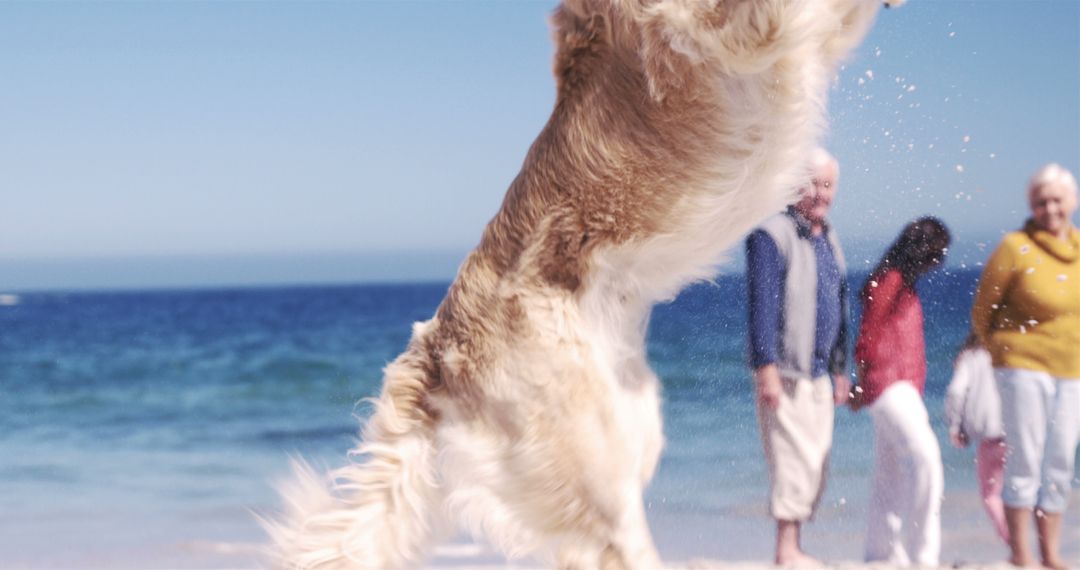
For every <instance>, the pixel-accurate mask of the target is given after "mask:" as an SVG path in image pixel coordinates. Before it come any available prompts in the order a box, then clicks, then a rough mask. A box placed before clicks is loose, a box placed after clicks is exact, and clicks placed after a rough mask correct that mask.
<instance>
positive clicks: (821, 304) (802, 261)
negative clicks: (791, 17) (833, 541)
mask: <svg viewBox="0 0 1080 570" xmlns="http://www.w3.org/2000/svg"><path fill="white" fill-rule="evenodd" d="M810 162H811V173H810V174H811V176H810V177H811V180H809V181H808V184H807V185H806V186H805V187H804V188H802V189H800V199H799V201H798V202H797V203H796V204H795V205H794V206H791V207H790V208H788V210H787V211H786V212H784V213H780V214H777V215H775V216H773V217H771V218H769V219H768V220H766V221H765V222H764V223H763V224H762V225H761V226H760V227H759V228H758V229H757V230H756V231H754V232H753V233H752V234H750V237H748V238H747V240H746V257H747V269H746V275H747V289H748V292H749V309H750V319H749V321H750V322H749V325H750V326H749V329H750V367H751V368H752V369H753V371H754V380H755V384H756V393H757V410H758V423H759V424H760V427H761V439H762V443H763V444H764V447H765V458H766V461H767V463H768V467H769V483H770V497H769V513H770V515H771V516H772V517H773V518H774V519H776V563H777V564H779V565H782V566H806V565H808V564H811V563H813V562H815V561H814V560H813V559H812V558H811V557H809V556H808V555H806V554H805V553H804V552H803V550H802V547H801V546H800V544H799V542H800V533H801V528H802V524H803V522H805V521H807V520H809V519H810V517H811V516H812V515H813V513H814V511H815V509H816V508H817V504H818V501H819V500H820V499H821V496H822V494H823V492H824V489H825V473H826V463H827V461H828V457H829V451H830V449H831V448H832V432H833V410H834V403H835V404H841V403H843V402H845V401H846V400H847V396H848V391H849V389H850V381H849V379H848V376H847V372H846V370H847V350H846V349H847V340H846V339H847V322H848V302H847V298H848V294H847V281H846V279H845V276H846V270H845V267H844V257H843V254H842V252H841V250H840V242H839V241H838V240H837V237H836V232H835V231H833V229H832V228H831V226H830V225H829V223H828V221H827V220H826V214H827V213H828V211H829V207H830V206H831V205H832V201H833V198H834V197H835V195H836V183H837V180H838V178H839V168H838V166H837V163H836V159H834V158H833V157H832V156H830V155H829V154H828V153H827V152H825V151H824V150H820V149H819V150H817V151H816V152H815V154H814V155H813V156H812V157H811V161H810ZM834 384H835V386H834Z"/></svg>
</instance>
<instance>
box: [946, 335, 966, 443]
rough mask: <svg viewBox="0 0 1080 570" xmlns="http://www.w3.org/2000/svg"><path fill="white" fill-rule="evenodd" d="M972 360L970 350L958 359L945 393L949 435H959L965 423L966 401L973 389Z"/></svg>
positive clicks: (962, 353) (961, 354)
mask: <svg viewBox="0 0 1080 570" xmlns="http://www.w3.org/2000/svg"><path fill="white" fill-rule="evenodd" d="M971 358H972V353H971V351H970V350H964V351H963V352H961V353H960V355H959V356H957V357H956V365H955V366H954V367H953V377H952V381H951V382H949V388H948V390H946V391H945V420H946V421H947V422H948V423H949V433H958V432H959V431H960V425H961V424H962V423H963V422H964V401H965V400H967V395H968V389H969V388H970V387H971V365H972V362H971Z"/></svg>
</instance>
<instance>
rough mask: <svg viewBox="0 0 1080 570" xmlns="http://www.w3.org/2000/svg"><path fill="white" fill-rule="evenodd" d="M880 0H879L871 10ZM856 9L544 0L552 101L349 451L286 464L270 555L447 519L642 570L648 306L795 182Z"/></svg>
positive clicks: (802, 1)
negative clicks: (548, 9)
mask: <svg viewBox="0 0 1080 570" xmlns="http://www.w3.org/2000/svg"><path fill="white" fill-rule="evenodd" d="M894 3H895V2H894ZM878 7H879V3H878V2H876V1H874V0H565V1H564V3H563V4H562V5H561V6H560V7H559V8H558V9H556V10H555V12H554V14H553V15H552V24H553V27H554V40H555V44H556V55H555V65H554V72H555V75H556V79H557V88H558V95H557V100H556V103H555V109H554V111H553V113H552V116H551V119H550V120H549V122H548V123H547V125H546V126H545V128H544V129H543V131H542V132H541V133H540V135H539V137H538V138H537V139H536V142H535V143H534V144H533V145H532V147H531V149H530V150H529V152H528V155H527V156H526V157H525V162H524V165H523V166H522V169H521V172H520V174H519V175H518V176H517V178H516V179H515V180H514V181H513V183H512V184H511V186H510V189H509V190H508V191H507V194H506V198H505V200H504V202H503V204H502V208H501V209H500V210H499V212H498V214H496V216H495V217H494V219H492V220H491V222H490V223H489V224H488V226H487V228H486V229H485V230H484V233H483V236H482V238H481V240H480V244H479V245H478V246H477V248H476V249H475V250H474V251H473V252H472V253H470V254H469V256H468V257H467V258H466V259H465V261H464V262H463V264H462V265H461V268H460V270H459V271H458V274H457V277H456V279H455V280H454V282H453V284H452V285H451V286H450V289H449V291H448V292H447V295H446V298H445V299H444V300H443V302H442V304H441V305H440V306H439V308H438V310H437V311H436V313H435V315H434V317H432V318H431V320H429V321H426V322H422V323H417V324H416V325H414V327H413V334H412V339H411V341H410V342H409V345H408V347H407V348H406V349H405V352H404V353H403V354H401V355H400V356H399V357H398V358H397V359H396V360H394V362H392V363H391V364H390V365H388V366H387V367H386V369H385V377H384V383H383V388H382V393H381V395H380V396H379V397H378V398H377V399H376V400H375V403H374V412H373V415H372V416H371V418H370V419H369V420H368V422H367V425H366V426H365V427H364V429H363V433H362V440H361V443H360V444H359V446H358V447H357V448H356V449H355V450H353V451H352V452H351V455H354V456H356V457H357V458H358V459H357V460H355V461H353V462H350V463H349V464H347V465H346V466H344V467H341V468H339V469H337V470H335V471H333V472H331V473H330V474H328V475H326V476H320V475H317V474H315V473H314V472H313V471H312V470H311V469H310V468H308V467H306V466H305V465H303V464H302V463H300V464H298V465H297V471H298V476H297V482H296V483H294V484H293V485H292V488H291V489H286V490H283V493H284V495H285V499H286V503H287V509H288V510H287V512H286V513H284V514H282V515H281V516H280V517H279V518H278V519H277V520H275V521H269V522H266V523H265V524H266V526H267V527H268V531H269V533H270V534H271V537H272V539H273V542H274V545H275V546H274V547H273V556H274V557H275V560H274V563H275V564H277V565H279V566H283V567H289V568H378V569H386V568H416V567H418V566H421V565H422V564H423V561H424V559H425V556H426V555H427V554H428V552H429V549H430V547H431V546H432V545H433V543H434V542H437V541H438V540H439V539H440V538H445V537H446V536H447V533H448V532H449V531H451V530H452V529H454V528H465V529H467V530H468V531H470V532H471V533H472V534H473V535H474V536H476V537H478V538H484V539H486V540H488V541H489V542H490V543H492V544H493V545H495V546H496V547H498V548H499V549H500V550H501V551H503V552H504V553H505V554H506V555H507V556H509V557H520V556H535V557H538V558H539V560H542V561H543V562H544V563H546V564H552V565H555V566H558V567H560V568H658V567H660V566H661V562H660V558H659V556H658V554H657V552H656V548H655V547H654V545H653V541H652V537H651V536H650V533H649V528H648V525H647V523H646V519H645V509H644V504H643V500H642V493H643V489H644V487H645V485H646V484H647V483H648V482H649V480H650V478H651V477H652V475H653V472H654V471H655V469H656V465H657V461H658V458H659V456H660V451H661V448H662V447H663V444H664V439H663V435H662V429H661V423H662V422H661V418H660V397H659V381H658V380H657V377H656V375H655V374H654V373H653V372H652V371H651V370H650V368H649V365H648V362H647V361H646V357H645V333H646V328H647V323H648V319H649V313H650V310H651V308H652V306H653V304H654V303H656V302H658V301H662V300H668V299H671V298H673V297H674V296H675V295H676V294H677V293H678V292H679V290H680V289H681V288H683V287H684V286H685V285H687V284H688V283H691V282H693V281H698V280H703V279H708V278H710V277H711V276H712V275H713V273H714V271H715V267H716V265H717V264H718V263H719V262H720V261H721V260H722V256H723V252H724V251H725V250H726V249H727V248H728V247H729V246H731V245H732V244H733V243H734V242H735V241H736V240H738V239H739V238H740V237H741V236H743V235H744V233H745V232H747V231H748V230H749V229H751V228H752V227H753V226H754V225H755V224H756V223H758V222H760V221H761V220H762V219H763V218H765V217H766V216H768V215H770V214H772V213H774V212H777V211H780V210H782V209H783V207H784V206H785V205H786V204H788V203H789V202H791V201H792V200H793V198H794V197H795V189H796V188H797V187H799V186H800V185H801V183H802V182H803V181H804V180H805V179H806V177H807V176H808V175H807V168H806V164H805V163H806V161H807V158H808V157H809V156H811V150H812V149H813V148H814V147H815V146H816V144H817V141H818V138H819V136H820V135H821V134H822V131H823V129H824V126H823V125H824V112H825V100H826V94H827V91H828V87H829V84H830V82H831V81H832V79H833V77H834V76H835V74H836V70H837V66H838V61H839V60H840V59H841V58H842V57H843V56H844V55H845V54H847V53H848V52H849V51H850V50H851V49H852V48H853V47H854V46H855V45H856V44H857V43H858V42H859V41H860V40H861V38H862V36H863V35H864V33H865V32H866V30H867V28H868V27H869V25H870V23H871V21H872V20H873V18H874V15H875V13H876V11H877V10H878Z"/></svg>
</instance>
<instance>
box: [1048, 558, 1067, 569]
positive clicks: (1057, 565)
mask: <svg viewBox="0 0 1080 570" xmlns="http://www.w3.org/2000/svg"><path fill="white" fill-rule="evenodd" d="M1042 565H1043V568H1050V570H1069V565H1068V564H1065V563H1064V562H1062V561H1061V560H1060V559H1058V560H1043V563H1042Z"/></svg>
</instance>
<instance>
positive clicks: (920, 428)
mask: <svg viewBox="0 0 1080 570" xmlns="http://www.w3.org/2000/svg"><path fill="white" fill-rule="evenodd" d="M949 240H950V237H949V230H948V229H946V227H945V224H943V223H941V221H940V220H938V219H937V218H931V217H926V218H919V219H918V220H915V221H914V222H911V223H909V224H908V225H907V226H906V227H905V228H904V230H903V231H902V232H901V233H900V236H899V237H898V238H897V239H896V241H895V242H893V244H892V246H891V247H890V248H889V250H888V251H887V252H886V253H885V256H884V257H883V258H882V259H881V262H879V263H878V266H877V267H876V268H875V269H874V271H873V272H871V273H870V277H869V278H867V280H866V285H865V286H864V287H863V289H862V294H861V297H862V305H863V314H862V323H861V326H860V328H859V337H858V341H857V342H856V344H855V362H856V366H857V368H858V378H859V385H858V387H857V388H856V389H855V391H854V392H853V393H852V399H851V407H852V409H855V410H858V409H859V408H861V407H863V406H867V407H868V408H869V410H870V415H871V417H872V418H873V421H874V483H873V491H872V495H871V498H870V506H869V524H868V528H867V536H866V560H867V562H887V563H889V564H892V565H895V566H907V565H911V564H915V565H918V566H937V565H938V558H939V556H940V552H941V511H940V508H941V497H942V493H943V492H944V487H945V483H944V474H943V471H942V467H941V449H940V448H939V447H938V442H937V438H936V437H935V436H934V431H933V429H931V428H930V419H929V416H928V415H927V413H926V405H925V404H924V403H923V399H922V394H923V390H924V386H925V382H926V348H925V341H924V338H923V310H922V303H921V302H920V301H919V295H918V293H917V292H916V291H915V283H916V281H918V279H919V278H920V277H922V276H923V275H925V274H926V273H927V272H928V271H930V270H931V269H933V268H934V267H937V266H938V265H940V264H941V263H942V262H943V261H944V259H945V253H946V251H947V250H948V246H949Z"/></svg>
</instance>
